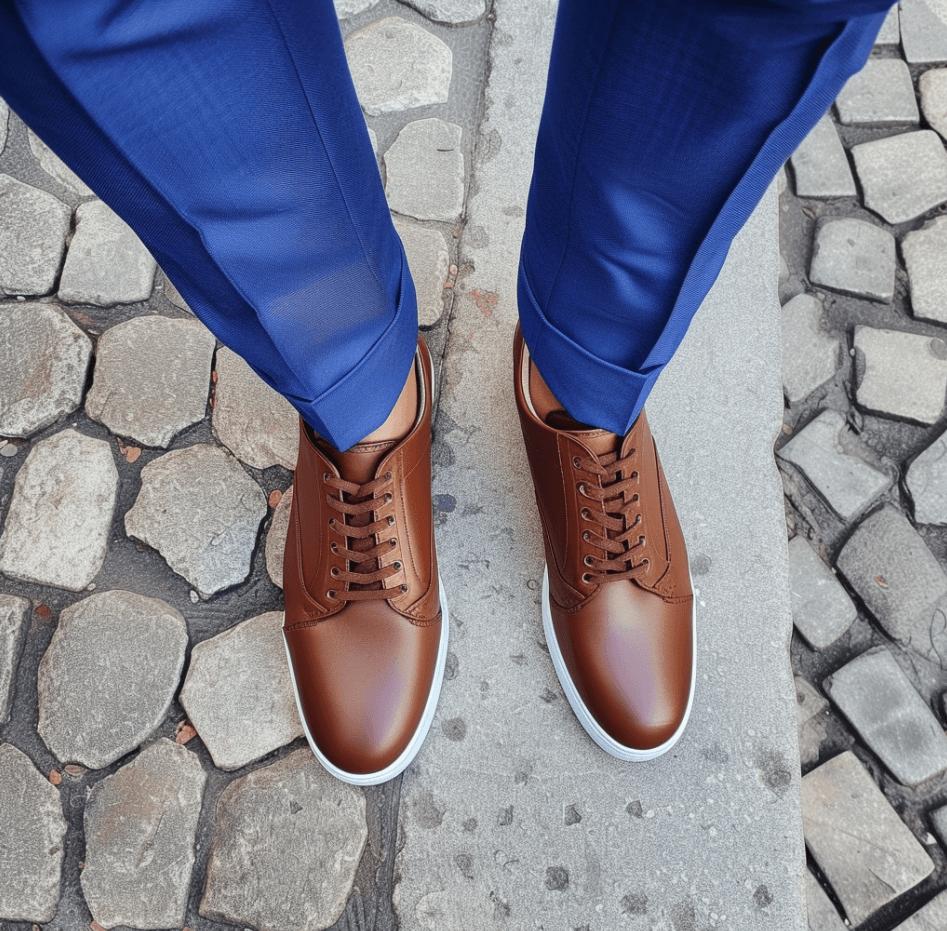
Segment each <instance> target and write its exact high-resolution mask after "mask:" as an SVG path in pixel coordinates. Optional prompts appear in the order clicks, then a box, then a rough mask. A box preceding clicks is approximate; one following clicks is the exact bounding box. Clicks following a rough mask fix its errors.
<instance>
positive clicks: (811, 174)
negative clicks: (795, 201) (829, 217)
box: [789, 114, 856, 197]
mask: <svg viewBox="0 0 947 931" xmlns="http://www.w3.org/2000/svg"><path fill="white" fill-rule="evenodd" d="M789 161H790V164H791V165H792V173H793V177H794V179H795V185H796V194H798V195H799V196H800V197H854V196H855V193H856V192H855V179H854V178H853V177H852V169H851V167H850V166H849V164H848V157H847V156H846V155H845V149H844V148H843V147H842V142H841V140H840V139H839V137H838V130H836V128H835V124H834V123H833V122H832V117H831V116H829V115H828V114H826V115H825V116H823V117H822V119H821V120H819V122H818V123H816V125H815V127H814V128H813V129H812V131H811V132H810V133H809V135H808V136H806V138H805V139H804V140H803V141H802V144H801V145H800V146H799V148H798V149H796V151H795V152H794V153H793V155H792V158H790V160H789Z"/></svg>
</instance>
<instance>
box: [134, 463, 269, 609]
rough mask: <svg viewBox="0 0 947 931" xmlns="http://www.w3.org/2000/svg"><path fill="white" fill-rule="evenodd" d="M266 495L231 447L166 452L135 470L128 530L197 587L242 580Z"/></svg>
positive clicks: (206, 589)
mask: <svg viewBox="0 0 947 931" xmlns="http://www.w3.org/2000/svg"><path fill="white" fill-rule="evenodd" d="M265 515H266V499H265V498H264V496H263V492H262V491H261V490H260V486H259V485H257V483H256V482H255V481H254V480H253V479H252V478H250V476H249V475H247V473H246V472H245V471H244V470H243V469H242V468H241V467H240V464H239V463H238V462H237V460H236V459H234V458H233V456H231V455H230V454H229V453H227V452H225V451H224V450H222V449H220V448H218V447H216V446H209V445H204V444H197V445H194V446H188V447H187V448H185V449H176V450H173V451H172V452H170V453H166V454H165V455H163V456H161V457H160V458H159V459H155V460H153V461H152V462H149V463H148V464H147V465H146V466H145V467H144V468H143V469H142V470H141V491H140V492H139V494H138V498H137V499H136V500H135V504H134V505H133V506H132V508H131V510H130V511H129V512H128V513H127V514H126V515H125V530H126V531H127V533H128V535H129V536H131V537H135V538H136V539H138V540H141V541H142V542H143V543H147V544H148V545H149V546H151V547H153V548H154V549H156V550H157V551H158V552H159V553H160V554H161V555H162V556H163V557H164V559H165V560H166V561H167V563H168V565H169V566H170V567H171V568H172V569H173V570H174V571H175V572H177V573H178V574H179V575H181V576H183V577H184V578H185V579H187V580H188V582H190V583H191V584H192V585H193V586H194V587H195V588H196V589H197V590H198V591H199V592H200V593H201V594H203V595H212V594H214V593H215V592H219V591H221V590H222V589H225V588H229V587H230V586H231V585H236V584H237V583H239V582H242V581H243V580H244V579H245V578H246V577H247V574H248V573H249V571H250V558H251V557H252V555H253V547H254V545H255V543H256V534H257V530H258V528H259V526H260V521H261V520H263V518H264V516H265Z"/></svg>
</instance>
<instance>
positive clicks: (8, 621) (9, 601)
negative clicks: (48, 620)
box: [0, 593, 30, 724]
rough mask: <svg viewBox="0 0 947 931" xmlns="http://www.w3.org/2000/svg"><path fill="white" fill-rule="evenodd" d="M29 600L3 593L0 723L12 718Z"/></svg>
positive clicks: (0, 611) (0, 603) (0, 600)
mask: <svg viewBox="0 0 947 931" xmlns="http://www.w3.org/2000/svg"><path fill="white" fill-rule="evenodd" d="M29 617H30V603H29V602H28V601H27V600H26V599H25V598H19V597H17V596H16V595H6V594H3V593H0V724H5V723H6V722H7V721H8V720H9V719H10V706H11V705H12V704H13V683H14V680H15V678H16V667H17V663H18V661H19V659H20V651H21V650H22V648H23V640H24V638H25V637H26V629H27V627H28V626H29Z"/></svg>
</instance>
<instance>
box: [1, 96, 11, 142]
mask: <svg viewBox="0 0 947 931" xmlns="http://www.w3.org/2000/svg"><path fill="white" fill-rule="evenodd" d="M9 126H10V108H9V107H8V106H7V104H6V101H5V100H3V98H0V155H2V154H3V150H4V148H5V147H6V144H7V131H8V128H9Z"/></svg>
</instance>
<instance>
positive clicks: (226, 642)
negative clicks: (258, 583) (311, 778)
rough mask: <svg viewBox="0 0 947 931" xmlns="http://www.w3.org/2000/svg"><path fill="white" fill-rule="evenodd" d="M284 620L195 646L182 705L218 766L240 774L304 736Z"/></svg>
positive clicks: (251, 625)
mask: <svg viewBox="0 0 947 931" xmlns="http://www.w3.org/2000/svg"><path fill="white" fill-rule="evenodd" d="M282 623H283V615H282V612H280V611H270V612H268V613H266V614H260V615H258V616H257V617H252V618H250V619H249V620H247V621H243V622H242V623H240V624H237V625H236V626H235V627H232V628H231V629H230V630H226V631H224V632H223V633H222V634H218V635H217V636H216V637H211V638H210V639H209V640H205V641H203V642H202V643H199V644H197V646H195V647H194V649H193V650H192V651H191V665H190V667H189V668H188V671H187V679H186V680H185V682H184V688H183V689H181V704H182V705H183V706H184V709H185V711H187V715H188V718H190V721H191V723H192V724H193V725H194V727H195V728H197V733H198V734H199V735H200V738H201V740H203V741H204V743H205V745H206V746H207V749H208V751H210V755H211V758H212V759H213V761H214V765H215V766H218V767H219V768H220V769H239V768H240V767H241V766H245V765H246V764H247V763H251V762H253V760H258V759H260V757H262V756H265V755H266V754H267V753H270V752H272V751H273V750H276V749H277V748H279V747H282V746H283V745H284V744H287V743H289V742H290V741H291V740H295V739H296V738H297V737H300V736H302V726H301V724H300V723H299V717H298V715H297V714H296V704H295V699H294V698H293V690H292V683H291V682H290V678H289V668H288V666H287V665H286V650H285V648H284V646H283V633H282Z"/></svg>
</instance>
